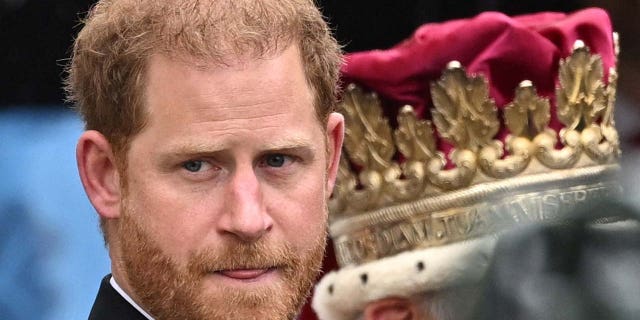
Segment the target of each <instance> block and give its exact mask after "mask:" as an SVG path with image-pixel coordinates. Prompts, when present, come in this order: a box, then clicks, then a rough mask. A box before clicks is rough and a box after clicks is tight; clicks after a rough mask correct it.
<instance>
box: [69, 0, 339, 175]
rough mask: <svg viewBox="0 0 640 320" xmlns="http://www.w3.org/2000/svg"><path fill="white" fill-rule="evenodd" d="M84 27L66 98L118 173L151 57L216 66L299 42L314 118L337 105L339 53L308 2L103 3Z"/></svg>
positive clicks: (137, 123)
mask: <svg viewBox="0 0 640 320" xmlns="http://www.w3.org/2000/svg"><path fill="white" fill-rule="evenodd" d="M83 23H84V26H83V28H82V30H81V31H80V32H79V34H78V36H77V38H76V40H75V42H74V46H73V52H72V56H71V59H70V63H69V65H68V68H67V78H66V81H65V85H66V91H67V94H68V95H67V97H68V100H69V101H70V102H72V103H74V104H75V107H76V108H77V110H78V111H79V113H80V114H81V116H82V118H83V120H84V122H85V129H86V130H97V131H99V132H100V133H102V134H103V135H104V136H105V137H106V138H107V140H108V141H109V142H110V144H111V145H112V148H113V150H114V155H115V157H116V159H117V161H118V162H119V164H118V167H119V169H120V170H123V169H124V168H126V152H127V150H128V146H129V144H130V141H131V139H132V138H133V137H134V136H135V135H136V134H137V133H139V132H140V131H141V130H142V129H143V128H144V126H145V121H146V118H147V117H146V112H145V95H144V93H145V87H146V68H147V64H148V61H149V57H150V56H151V55H154V54H163V55H167V56H169V57H171V58H177V59H186V60H187V61H197V62H201V63H205V64H207V65H214V66H216V65H225V64H226V62H225V61H229V60H228V59H234V58H238V57H249V58H254V59H259V58H262V57H268V56H273V55H276V54H278V53H279V52H280V51H282V50H284V49H285V48H286V47H288V46H290V45H297V46H298V47H299V49H300V52H301V59H302V63H303V66H304V72H305V77H306V80H307V82H308V84H309V86H310V88H311V90H312V92H313V94H314V108H315V112H316V115H317V118H318V120H319V121H321V122H322V123H324V122H325V121H326V119H327V117H328V115H329V113H330V112H331V111H333V110H334V108H335V105H336V100H337V95H338V93H337V90H338V89H337V88H338V85H337V82H338V74H339V67H340V64H341V62H342V55H341V51H340V47H339V45H338V44H337V42H336V40H335V39H334V38H333V36H332V35H331V31H330V29H329V27H328V26H327V24H326V22H325V21H324V20H323V17H322V15H321V13H320V12H319V10H318V8H317V7H316V6H315V4H314V3H313V1H312V0H253V1H252V0H102V1H99V2H98V3H97V4H96V5H95V6H93V8H92V9H91V10H89V13H88V14H87V17H86V18H85V19H84V21H83ZM323 128H324V126H323Z"/></svg>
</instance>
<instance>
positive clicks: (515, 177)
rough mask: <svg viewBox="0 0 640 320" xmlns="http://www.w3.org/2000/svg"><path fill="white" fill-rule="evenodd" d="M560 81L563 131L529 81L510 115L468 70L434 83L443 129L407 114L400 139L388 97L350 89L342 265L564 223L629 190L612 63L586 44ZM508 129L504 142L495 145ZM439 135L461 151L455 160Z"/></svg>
mask: <svg viewBox="0 0 640 320" xmlns="http://www.w3.org/2000/svg"><path fill="white" fill-rule="evenodd" d="M614 39H615V41H614V42H615V45H616V48H615V53H616V55H617V54H618V42H617V35H615V34H614ZM558 77H559V81H558V85H557V88H556V111H557V112H556V116H557V118H558V120H559V121H560V122H561V123H562V125H564V128H562V129H561V130H559V131H556V130H553V129H551V128H550V127H549V122H550V119H551V108H550V102H549V100H548V99H547V98H543V97H540V96H538V95H537V93H536V89H535V87H534V84H533V83H531V81H528V80H524V81H522V82H521V83H520V85H519V87H518V88H517V89H516V91H515V98H514V99H513V101H512V102H511V103H509V104H508V105H506V107H505V108H504V109H503V114H502V117H500V116H499V115H498V111H497V107H496V105H495V103H494V101H493V100H492V99H491V98H490V97H489V85H488V83H487V81H486V80H485V78H484V77H482V76H477V75H471V76H468V75H467V74H466V72H465V70H464V69H463V68H462V67H461V65H460V63H458V62H456V61H452V62H450V63H449V64H448V66H447V68H446V70H445V71H444V72H443V74H442V77H441V78H440V79H439V80H438V81H436V82H435V83H431V96H432V102H433V106H434V108H433V110H432V119H433V122H431V121H427V120H420V119H417V118H416V116H415V114H414V112H413V109H412V107H411V106H404V107H403V108H402V109H401V110H400V112H399V114H398V116H397V124H398V126H397V128H396V129H395V130H392V128H391V126H390V125H389V123H388V120H387V119H386V118H385V117H384V116H383V111H382V103H381V101H380V99H378V97H377V95H376V94H375V93H364V92H363V90H361V89H360V88H359V87H357V86H355V85H349V86H348V87H347V89H346V91H345V93H344V95H343V101H342V103H341V108H342V113H343V114H344V116H345V121H346V135H345V143H344V150H345V153H346V155H345V157H343V159H342V161H341V163H340V170H339V175H338V183H337V185H336V188H335V190H334V194H333V197H332V199H331V200H330V204H329V206H330V212H331V215H330V217H331V223H330V233H331V236H332V238H333V241H334V246H335V251H336V255H337V259H338V263H339V264H340V265H341V266H345V265H349V264H360V263H363V262H367V261H371V260H377V259H380V258H384V257H387V256H391V255H395V254H397V253H400V252H403V251H408V250H413V249H416V248H425V247H432V246H437V245H442V244H446V243H451V242H456V241H461V240H466V239H469V238H473V237H478V236H482V235H486V234H492V233H496V232H499V231H500V230H504V229H505V228H507V227H509V226H512V225H514V224H516V223H520V222H526V221H554V220H558V219H561V217H562V215H563V214H565V213H567V211H569V210H571V209H573V208H574V207H575V206H576V205H577V204H580V203H583V202H584V203H586V202H588V201H591V200H597V199H598V198H602V197H610V196H612V195H613V194H618V193H620V191H621V188H620V186H619V185H618V183H617V182H616V178H615V173H616V172H617V170H618V164H617V159H618V157H619V154H620V149H619V139H618V134H617V131H616V129H615V126H614V120H613V110H614V103H615V94H616V81H617V73H616V69H615V67H612V68H610V70H609V78H608V81H607V83H606V84H605V82H604V81H603V78H604V76H603V64H602V60H601V58H600V56H598V55H594V54H591V53H590V51H589V48H587V47H586V46H585V45H584V43H583V42H582V41H580V40H578V41H576V43H575V45H574V50H573V53H572V54H571V56H569V57H567V58H566V59H562V60H561V61H560V64H559V72H558ZM501 119H504V121H503V122H501ZM434 125H435V130H436V131H437V133H438V135H436V133H435V132H434ZM504 127H506V128H507V129H508V131H509V135H507V136H506V138H505V140H504V142H502V141H500V140H498V139H496V138H495V137H496V135H497V133H498V131H499V130H500V129H501V128H504ZM438 136H439V137H441V138H442V139H444V140H446V141H447V142H449V143H451V144H453V146H454V149H453V150H452V151H451V152H450V153H449V154H448V159H449V160H450V163H448V162H447V156H446V155H445V154H444V153H443V152H441V151H439V150H438V148H437V146H438V144H437V139H436V137H438ZM347 159H348V160H347ZM349 160H350V162H349ZM354 168H355V169H357V170H354Z"/></svg>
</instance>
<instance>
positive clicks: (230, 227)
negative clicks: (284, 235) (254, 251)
mask: <svg viewBox="0 0 640 320" xmlns="http://www.w3.org/2000/svg"><path fill="white" fill-rule="evenodd" d="M223 201H224V202H225V209H226V210H225V213H224V215H223V217H221V221H220V224H221V228H222V231H223V232H226V233H229V234H233V235H234V236H236V237H237V238H238V239H239V240H241V241H244V242H252V241H256V240H258V239H260V238H261V237H262V236H263V235H264V234H265V233H267V232H268V231H269V230H271V228H272V226H273V220H272V218H271V216H270V215H269V213H268V212H267V210H266V207H265V205H264V201H263V195H262V190H261V186H260V181H259V180H258V177H257V176H256V174H255V171H254V168H253V167H248V168H237V170H236V171H235V173H234V175H233V176H232V178H231V180H230V181H229V183H228V185H227V190H226V194H225V199H224V200H223Z"/></svg>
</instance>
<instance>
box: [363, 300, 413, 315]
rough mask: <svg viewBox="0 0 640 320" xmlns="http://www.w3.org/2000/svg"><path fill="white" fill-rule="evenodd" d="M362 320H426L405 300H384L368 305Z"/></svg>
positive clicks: (411, 303) (409, 301)
mask: <svg viewBox="0 0 640 320" xmlns="http://www.w3.org/2000/svg"><path fill="white" fill-rule="evenodd" d="M364 320H426V319H425V318H423V317H422V316H421V315H420V314H419V310H418V309H417V306H416V305H414V304H413V302H411V300H409V299H407V298H398V297H392V298H384V299H380V300H376V301H374V302H371V303H369V304H368V305H367V306H366V307H365V309H364Z"/></svg>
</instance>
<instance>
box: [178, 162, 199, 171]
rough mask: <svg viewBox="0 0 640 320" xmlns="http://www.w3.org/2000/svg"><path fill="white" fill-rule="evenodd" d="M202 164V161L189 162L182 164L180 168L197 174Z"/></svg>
mask: <svg viewBox="0 0 640 320" xmlns="http://www.w3.org/2000/svg"><path fill="white" fill-rule="evenodd" d="M203 164H204V162H203V161H202V160H190V161H187V162H185V163H183V164H182V167H183V168H185V169H186V170H187V171H189V172H198V171H200V170H201V169H202V165H203Z"/></svg>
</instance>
